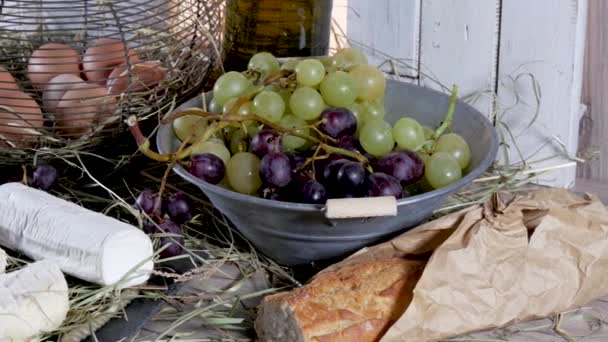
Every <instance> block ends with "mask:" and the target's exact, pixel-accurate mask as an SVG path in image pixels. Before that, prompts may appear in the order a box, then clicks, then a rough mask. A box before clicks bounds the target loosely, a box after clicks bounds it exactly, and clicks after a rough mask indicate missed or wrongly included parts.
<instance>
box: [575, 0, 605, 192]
mask: <svg viewBox="0 0 608 342" xmlns="http://www.w3.org/2000/svg"><path fill="white" fill-rule="evenodd" d="M607 17H608V2H607V1H605V0H589V11H588V18H589V23H588V30H587V32H588V34H587V44H586V55H585V72H584V82H583V102H584V103H585V104H587V105H588V111H587V115H586V116H585V117H584V118H583V119H582V121H581V125H580V127H581V132H580V145H579V151H580V152H581V153H588V152H590V151H597V152H599V153H598V155H597V156H596V157H599V158H598V159H597V160H593V161H591V162H589V163H586V164H583V165H581V166H580V167H579V169H578V174H577V176H578V177H579V178H581V179H582V180H581V183H585V184H590V183H594V182H595V183H597V184H598V185H603V184H607V183H608V144H607V143H606V136H608V97H607V96H606V95H607V94H608V63H606V56H608V34H606V33H607V32H608V21H607V20H605V18H607ZM577 186H578V181H577ZM604 189H605V190H604V191H605V196H606V197H608V187H606V186H604Z"/></svg>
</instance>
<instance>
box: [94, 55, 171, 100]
mask: <svg viewBox="0 0 608 342" xmlns="http://www.w3.org/2000/svg"><path fill="white" fill-rule="evenodd" d="M129 74H131V79H130V80H129ZM166 76H167V69H166V68H163V67H162V66H161V65H160V63H159V62H143V63H137V64H135V65H131V67H130V68H129V67H127V65H125V64H123V65H120V66H117V67H116V68H114V70H112V73H111V74H110V76H109V77H108V83H107V84H106V86H107V88H108V91H109V92H110V94H114V95H118V94H121V93H123V92H125V91H127V90H130V91H132V92H140V91H144V90H149V89H151V88H153V87H154V86H156V85H157V84H158V82H160V81H162V80H163V79H164V78H165V77H166Z"/></svg>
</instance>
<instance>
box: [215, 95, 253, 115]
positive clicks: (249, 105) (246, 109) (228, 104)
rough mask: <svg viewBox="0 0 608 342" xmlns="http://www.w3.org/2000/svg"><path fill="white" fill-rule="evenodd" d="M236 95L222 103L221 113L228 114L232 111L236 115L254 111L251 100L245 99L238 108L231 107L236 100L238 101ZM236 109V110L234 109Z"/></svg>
mask: <svg viewBox="0 0 608 342" xmlns="http://www.w3.org/2000/svg"><path fill="white" fill-rule="evenodd" d="M238 99H239V98H238V97H234V98H232V99H230V100H228V102H226V104H225V105H224V108H223V110H222V114H228V113H231V111H232V113H234V114H237V115H251V114H253V112H254V109H253V102H251V101H247V102H245V103H243V104H242V105H241V106H240V107H239V108H238V109H236V108H233V107H234V104H235V103H236V101H238ZM235 109H236V111H235Z"/></svg>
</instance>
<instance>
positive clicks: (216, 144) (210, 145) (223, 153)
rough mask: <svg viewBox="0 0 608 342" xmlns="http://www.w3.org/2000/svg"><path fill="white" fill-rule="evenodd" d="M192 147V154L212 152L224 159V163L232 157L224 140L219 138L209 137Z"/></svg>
mask: <svg viewBox="0 0 608 342" xmlns="http://www.w3.org/2000/svg"><path fill="white" fill-rule="evenodd" d="M192 148H193V150H192V154H200V153H211V154H214V155H216V156H217V157H218V158H220V159H221V160H223V161H224V163H227V162H228V159H230V151H228V149H227V148H226V145H224V142H223V141H221V140H218V139H209V140H207V141H204V142H202V143H198V144H196V145H194V146H192Z"/></svg>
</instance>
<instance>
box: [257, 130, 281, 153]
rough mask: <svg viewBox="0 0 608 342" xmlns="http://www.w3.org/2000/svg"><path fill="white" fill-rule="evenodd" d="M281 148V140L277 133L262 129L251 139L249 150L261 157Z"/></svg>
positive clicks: (279, 150)
mask: <svg viewBox="0 0 608 342" xmlns="http://www.w3.org/2000/svg"><path fill="white" fill-rule="evenodd" d="M282 150H283V141H282V140H281V136H280V135H279V133H277V132H275V131H271V130H268V129H263V130H261V131H259V132H258V133H256V135H254V136H253V138H252V139H251V152H253V154H255V155H256V156H258V158H263V157H264V156H265V155H266V154H267V153H270V152H281V151H282Z"/></svg>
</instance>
